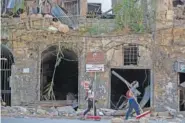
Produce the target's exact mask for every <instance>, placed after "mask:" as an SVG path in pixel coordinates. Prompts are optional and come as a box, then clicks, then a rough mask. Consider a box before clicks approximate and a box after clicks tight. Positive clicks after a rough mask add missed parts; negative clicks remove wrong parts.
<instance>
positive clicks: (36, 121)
mask: <svg viewBox="0 0 185 123" xmlns="http://www.w3.org/2000/svg"><path fill="white" fill-rule="evenodd" d="M1 123H111V121H110V120H101V121H88V120H68V119H46V118H1Z"/></svg>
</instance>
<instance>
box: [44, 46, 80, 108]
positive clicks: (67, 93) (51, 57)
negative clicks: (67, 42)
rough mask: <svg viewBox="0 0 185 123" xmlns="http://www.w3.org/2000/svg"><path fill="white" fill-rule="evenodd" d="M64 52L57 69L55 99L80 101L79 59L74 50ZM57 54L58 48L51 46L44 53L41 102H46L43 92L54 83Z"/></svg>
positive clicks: (54, 88)
mask: <svg viewBox="0 0 185 123" xmlns="http://www.w3.org/2000/svg"><path fill="white" fill-rule="evenodd" d="M62 52H63V55H64V57H63V58H62V59H61V61H60V63H59V65H58V66H57V67H56V72H55V75H54V86H53V90H54V94H55V99H56V100H71V101H72V100H78V57H77V55H76V54H75V53H74V51H72V50H68V49H64V50H63V51H62ZM57 53H58V49H57V46H51V47H49V48H48V49H47V50H45V51H44V52H43V53H42V63H41V100H46V99H44V98H43V97H42V96H43V91H44V87H46V85H47V84H48V83H49V82H51V81H52V76H53V72H54V68H55V63H56V58H57ZM60 55H62V54H60ZM66 105H67V104H66Z"/></svg>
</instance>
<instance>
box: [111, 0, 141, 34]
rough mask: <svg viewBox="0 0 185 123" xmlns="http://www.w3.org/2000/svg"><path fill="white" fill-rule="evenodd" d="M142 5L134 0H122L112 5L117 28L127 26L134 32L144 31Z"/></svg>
mask: <svg viewBox="0 0 185 123" xmlns="http://www.w3.org/2000/svg"><path fill="white" fill-rule="evenodd" d="M143 8H144V7H142V5H139V4H138V3H136V2H135V0H122V2H120V3H119V4H117V5H116V6H115V7H114V12H115V14H116V18H115V19H116V25H117V27H118V29H123V28H129V29H131V30H132V31H134V32H143V31H144V24H143V21H144V14H143V13H144V11H143V10H144V9H143Z"/></svg>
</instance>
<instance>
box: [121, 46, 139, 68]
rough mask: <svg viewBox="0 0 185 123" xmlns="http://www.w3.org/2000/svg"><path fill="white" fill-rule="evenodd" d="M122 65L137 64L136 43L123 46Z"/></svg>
mask: <svg viewBox="0 0 185 123" xmlns="http://www.w3.org/2000/svg"><path fill="white" fill-rule="evenodd" d="M123 54H124V65H138V56H139V47H138V45H136V44H128V46H123Z"/></svg>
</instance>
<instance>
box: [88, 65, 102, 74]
mask: <svg viewBox="0 0 185 123" xmlns="http://www.w3.org/2000/svg"><path fill="white" fill-rule="evenodd" d="M104 69H105V68H104V64H86V72H104Z"/></svg>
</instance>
